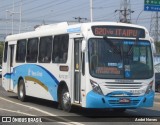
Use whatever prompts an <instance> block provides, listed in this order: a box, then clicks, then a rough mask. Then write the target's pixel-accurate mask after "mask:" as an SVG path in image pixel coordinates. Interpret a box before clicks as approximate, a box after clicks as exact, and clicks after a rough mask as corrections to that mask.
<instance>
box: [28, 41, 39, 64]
mask: <svg viewBox="0 0 160 125" xmlns="http://www.w3.org/2000/svg"><path fill="white" fill-rule="evenodd" d="M37 55H38V38H32V39H28V44H27V58H26V60H27V62H31V63H36V62H37Z"/></svg>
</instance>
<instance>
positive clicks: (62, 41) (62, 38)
mask: <svg viewBox="0 0 160 125" xmlns="http://www.w3.org/2000/svg"><path fill="white" fill-rule="evenodd" d="M68 41H69V35H68V34H64V35H57V36H55V37H54V42H53V54H52V62H53V63H66V62H67V58H68Z"/></svg>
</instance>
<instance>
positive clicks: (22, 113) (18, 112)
mask: <svg viewBox="0 0 160 125" xmlns="http://www.w3.org/2000/svg"><path fill="white" fill-rule="evenodd" d="M0 110H2V111H7V112H12V113H17V114H21V115H27V116H36V115H32V114H28V113H24V112H20V111H14V110H9V109H4V108H0ZM37 117H38V116H37ZM42 118H43V117H42ZM44 119H48V120H51V119H49V118H44ZM52 121H54V122H57V121H56V120H52ZM57 123H61V124H65V125H68V124H67V123H65V122H57Z"/></svg>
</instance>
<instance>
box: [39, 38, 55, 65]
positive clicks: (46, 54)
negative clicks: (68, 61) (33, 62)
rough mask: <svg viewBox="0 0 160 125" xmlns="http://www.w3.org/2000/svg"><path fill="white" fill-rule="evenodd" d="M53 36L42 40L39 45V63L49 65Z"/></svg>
mask: <svg viewBox="0 0 160 125" xmlns="http://www.w3.org/2000/svg"><path fill="white" fill-rule="evenodd" d="M51 52H52V36H49V37H42V38H40V44H39V58H38V60H39V62H40V63H49V62H50V61H51Z"/></svg>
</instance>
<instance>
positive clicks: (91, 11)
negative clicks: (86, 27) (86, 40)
mask: <svg viewBox="0 0 160 125" xmlns="http://www.w3.org/2000/svg"><path fill="white" fill-rule="evenodd" d="M90 16H91V17H90V18H91V22H93V0H90Z"/></svg>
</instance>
